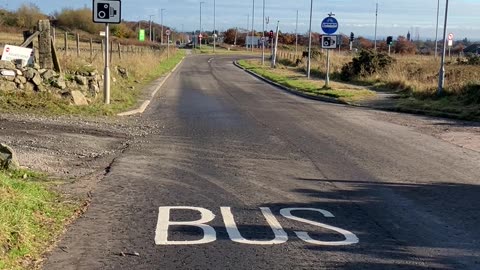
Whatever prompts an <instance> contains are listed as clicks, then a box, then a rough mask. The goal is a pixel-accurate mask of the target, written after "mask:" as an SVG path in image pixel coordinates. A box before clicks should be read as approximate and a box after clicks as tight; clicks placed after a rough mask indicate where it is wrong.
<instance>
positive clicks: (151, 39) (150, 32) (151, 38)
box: [149, 15, 155, 41]
mask: <svg viewBox="0 0 480 270" xmlns="http://www.w3.org/2000/svg"><path fill="white" fill-rule="evenodd" d="M153 16H155V15H150V31H149V35H150V41H153V36H152V17H153Z"/></svg>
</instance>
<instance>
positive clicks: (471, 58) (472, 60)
mask: <svg viewBox="0 0 480 270" xmlns="http://www.w3.org/2000/svg"><path fill="white" fill-rule="evenodd" d="M465 58H466V61H463V62H462V63H463V64H466V65H474V66H479V65H480V55H478V54H474V53H468V54H466V55H465ZM457 61H458V60H457ZM459 62H460V61H459Z"/></svg>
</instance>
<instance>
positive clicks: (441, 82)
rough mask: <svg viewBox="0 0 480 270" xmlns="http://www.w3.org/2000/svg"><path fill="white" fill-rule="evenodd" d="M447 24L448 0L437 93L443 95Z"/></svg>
mask: <svg viewBox="0 0 480 270" xmlns="http://www.w3.org/2000/svg"><path fill="white" fill-rule="evenodd" d="M447 24H448V0H447V2H446V7H445V24H444V26H443V49H442V60H441V61H440V71H439V76H438V89H437V95H441V94H442V92H443V88H444V86H445V51H446V49H447V48H446V47H447Z"/></svg>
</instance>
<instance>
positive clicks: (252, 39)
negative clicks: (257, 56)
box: [246, 36, 262, 48]
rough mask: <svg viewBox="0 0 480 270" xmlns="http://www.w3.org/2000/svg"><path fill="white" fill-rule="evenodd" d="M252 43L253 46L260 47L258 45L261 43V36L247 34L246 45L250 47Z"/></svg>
mask: <svg viewBox="0 0 480 270" xmlns="http://www.w3.org/2000/svg"><path fill="white" fill-rule="evenodd" d="M252 45H253V47H254V48H260V46H261V45H262V41H261V38H260V37H251V36H247V39H246V46H247V47H249V48H251V47H252Z"/></svg>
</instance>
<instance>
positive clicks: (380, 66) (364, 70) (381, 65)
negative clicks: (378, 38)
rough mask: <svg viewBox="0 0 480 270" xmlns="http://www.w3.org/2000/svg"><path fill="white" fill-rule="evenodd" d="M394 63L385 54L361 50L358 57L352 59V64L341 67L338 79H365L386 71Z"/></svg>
mask: <svg viewBox="0 0 480 270" xmlns="http://www.w3.org/2000/svg"><path fill="white" fill-rule="evenodd" d="M394 61H395V59H393V58H392V57H390V56H388V55H387V54H385V53H377V52H375V51H372V50H362V51H361V52H360V54H359V55H358V56H356V57H354V58H353V60H352V62H349V63H347V64H345V65H344V66H343V67H342V72H341V75H340V78H341V79H342V80H345V81H349V80H351V79H353V78H355V77H366V76H369V75H372V74H374V73H377V72H380V71H384V70H386V69H387V68H388V67H390V65H391V64H392V63H394Z"/></svg>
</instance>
